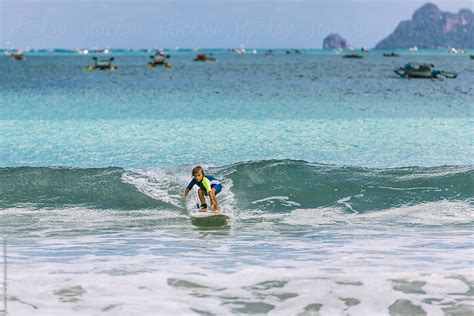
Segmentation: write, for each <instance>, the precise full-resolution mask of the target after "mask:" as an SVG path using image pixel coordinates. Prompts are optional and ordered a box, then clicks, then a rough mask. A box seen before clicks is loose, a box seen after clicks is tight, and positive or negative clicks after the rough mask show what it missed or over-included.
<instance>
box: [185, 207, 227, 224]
mask: <svg viewBox="0 0 474 316" xmlns="http://www.w3.org/2000/svg"><path fill="white" fill-rule="evenodd" d="M189 217H191V222H192V223H193V224H195V225H198V226H224V225H227V221H228V220H229V219H230V217H229V216H228V215H226V214H223V213H221V212H219V213H214V212H211V211H207V212H200V211H199V210H198V209H193V210H192V211H191V212H189Z"/></svg>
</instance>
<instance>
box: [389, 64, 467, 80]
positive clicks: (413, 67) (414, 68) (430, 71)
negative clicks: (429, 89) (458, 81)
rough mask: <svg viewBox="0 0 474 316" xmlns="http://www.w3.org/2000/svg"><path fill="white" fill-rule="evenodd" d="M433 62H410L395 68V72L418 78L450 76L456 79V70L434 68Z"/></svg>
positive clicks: (401, 75) (403, 76)
mask: <svg viewBox="0 0 474 316" xmlns="http://www.w3.org/2000/svg"><path fill="white" fill-rule="evenodd" d="M434 67H435V66H434V65H433V64H418V63H408V64H406V65H405V66H403V67H400V68H398V69H395V70H394V72H395V73H396V74H397V75H399V76H400V77H402V78H417V79H437V78H441V77H444V78H449V79H454V78H456V77H457V76H458V75H457V74H456V73H454V72H449V71H444V70H437V69H434Z"/></svg>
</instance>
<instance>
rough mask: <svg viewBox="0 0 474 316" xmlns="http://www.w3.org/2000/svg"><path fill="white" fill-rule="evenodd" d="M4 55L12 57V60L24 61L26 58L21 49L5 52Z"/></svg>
mask: <svg viewBox="0 0 474 316" xmlns="http://www.w3.org/2000/svg"><path fill="white" fill-rule="evenodd" d="M5 55H6V56H9V57H11V59H13V60H19V61H24V60H25V59H26V58H25V55H23V53H22V52H21V51H19V52H5Z"/></svg>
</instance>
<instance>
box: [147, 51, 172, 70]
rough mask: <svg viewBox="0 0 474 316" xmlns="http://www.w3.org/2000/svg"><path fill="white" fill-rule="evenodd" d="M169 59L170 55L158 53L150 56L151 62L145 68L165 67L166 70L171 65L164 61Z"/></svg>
mask: <svg viewBox="0 0 474 316" xmlns="http://www.w3.org/2000/svg"><path fill="white" fill-rule="evenodd" d="M170 57H171V56H170V55H165V54H164V53H163V52H159V53H157V54H156V55H154V56H150V59H151V61H150V62H149V63H148V64H147V67H148V68H155V67H156V66H165V67H166V68H171V67H172V66H173V65H172V64H171V63H169V62H167V61H166V59H167V58H170Z"/></svg>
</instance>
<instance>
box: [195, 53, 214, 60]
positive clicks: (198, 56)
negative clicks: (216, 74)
mask: <svg viewBox="0 0 474 316" xmlns="http://www.w3.org/2000/svg"><path fill="white" fill-rule="evenodd" d="M216 60H217V58H216V57H214V56H213V55H212V54H209V56H208V55H206V54H198V55H197V56H196V58H194V59H193V61H216Z"/></svg>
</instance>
